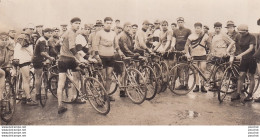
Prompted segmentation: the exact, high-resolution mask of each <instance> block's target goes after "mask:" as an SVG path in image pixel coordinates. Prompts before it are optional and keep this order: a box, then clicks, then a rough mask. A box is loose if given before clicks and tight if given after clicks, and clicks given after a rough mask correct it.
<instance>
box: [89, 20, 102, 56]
mask: <svg viewBox="0 0 260 137" xmlns="http://www.w3.org/2000/svg"><path fill="white" fill-rule="evenodd" d="M94 28H95V31H94V32H91V34H90V35H89V37H88V46H89V48H90V50H91V52H92V53H91V54H92V55H95V54H94V52H93V49H92V47H93V42H94V39H95V36H96V34H97V32H98V31H100V30H102V29H103V23H102V20H97V21H96V24H95V26H94Z"/></svg>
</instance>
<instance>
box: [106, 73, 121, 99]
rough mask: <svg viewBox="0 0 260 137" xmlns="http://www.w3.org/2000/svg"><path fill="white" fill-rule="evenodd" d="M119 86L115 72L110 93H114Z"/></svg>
mask: <svg viewBox="0 0 260 137" xmlns="http://www.w3.org/2000/svg"><path fill="white" fill-rule="evenodd" d="M104 86H105V85H104ZM118 87H119V85H118V83H117V80H116V74H115V73H114V72H113V74H112V83H111V86H110V90H109V91H108V95H113V94H114V93H115V92H116V91H117V89H118Z"/></svg>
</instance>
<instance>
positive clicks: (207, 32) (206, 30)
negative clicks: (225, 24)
mask: <svg viewBox="0 0 260 137" xmlns="http://www.w3.org/2000/svg"><path fill="white" fill-rule="evenodd" d="M203 31H204V33H205V34H209V27H208V26H207V25H204V26H203Z"/></svg>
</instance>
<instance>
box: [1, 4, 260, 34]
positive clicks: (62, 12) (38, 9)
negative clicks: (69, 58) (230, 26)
mask: <svg viewBox="0 0 260 137" xmlns="http://www.w3.org/2000/svg"><path fill="white" fill-rule="evenodd" d="M0 1H1V2H0V31H3V30H8V29H11V28H22V27H24V26H25V25H26V24H28V23H33V24H35V25H38V24H43V25H44V27H54V26H59V25H60V24H62V23H66V24H69V21H70V19H71V18H72V17H75V16H77V17H80V18H81V19H82V23H83V24H84V23H95V21H96V20H97V19H102V20H103V19H104V17H106V16H111V17H112V18H113V19H120V20H121V22H122V24H123V22H125V21H130V22H132V23H136V24H141V23H142V21H143V20H144V19H147V20H149V21H151V22H154V20H155V19H160V20H167V21H169V23H172V22H176V18H177V17H179V16H182V17H184V18H185V22H186V26H187V27H190V28H191V29H192V26H193V24H194V23H195V22H202V24H205V25H208V26H210V28H211V30H213V24H214V22H216V21H220V22H222V23H223V25H226V22H227V21H228V20H233V21H234V22H235V24H236V25H239V24H241V23H245V24H248V25H249V30H250V31H251V32H259V31H260V27H259V26H257V25H256V21H257V19H258V18H260V0H0Z"/></svg>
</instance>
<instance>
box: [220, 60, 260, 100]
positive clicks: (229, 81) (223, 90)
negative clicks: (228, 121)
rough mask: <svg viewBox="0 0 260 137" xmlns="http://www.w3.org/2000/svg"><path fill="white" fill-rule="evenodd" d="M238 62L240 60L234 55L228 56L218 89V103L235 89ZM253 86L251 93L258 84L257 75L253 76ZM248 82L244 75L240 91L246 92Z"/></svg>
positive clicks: (259, 82)
mask: <svg viewBox="0 0 260 137" xmlns="http://www.w3.org/2000/svg"><path fill="white" fill-rule="evenodd" d="M239 64H240V60H236V58H235V57H233V56H230V61H229V63H228V65H227V68H226V69H225V71H224V75H223V77H222V79H221V82H220V87H219V90H218V100H219V102H220V103H222V102H223V101H224V99H225V97H226V95H227V94H231V93H233V92H235V91H236V90H237V89H236V88H237V81H238V78H239ZM255 81H256V83H255V88H254V91H253V93H255V92H256V91H257V89H258V86H259V84H260V81H259V77H255ZM249 84H250V80H249V78H248V76H247V75H246V77H245V81H244V83H243V89H242V92H243V93H246V94H248V93H249V92H248V87H249Z"/></svg>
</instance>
